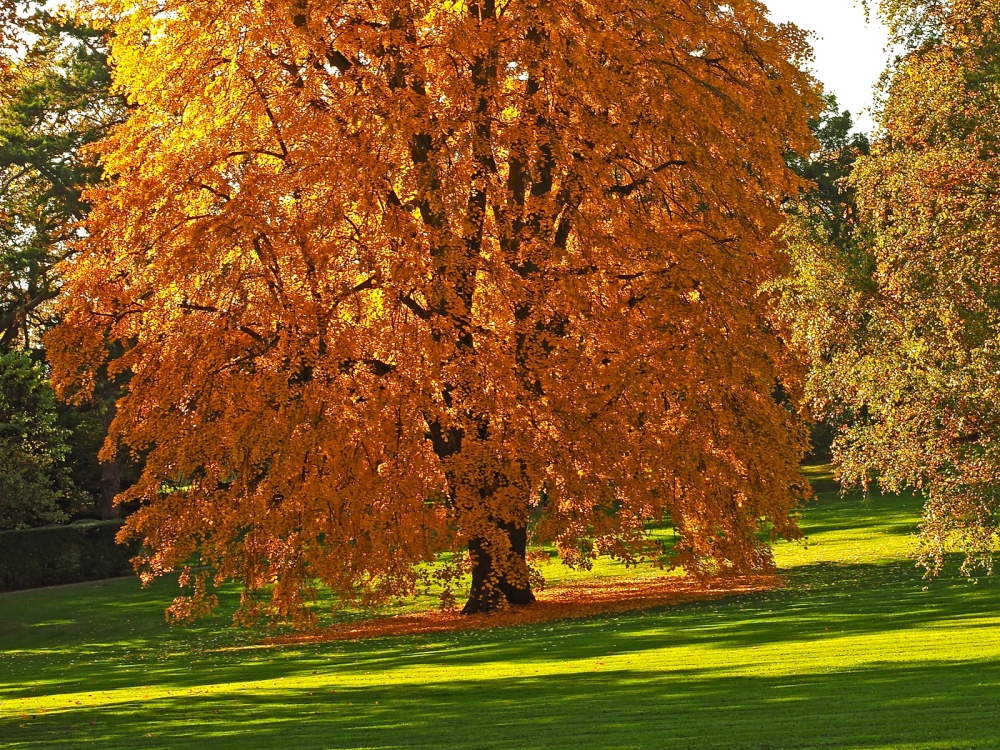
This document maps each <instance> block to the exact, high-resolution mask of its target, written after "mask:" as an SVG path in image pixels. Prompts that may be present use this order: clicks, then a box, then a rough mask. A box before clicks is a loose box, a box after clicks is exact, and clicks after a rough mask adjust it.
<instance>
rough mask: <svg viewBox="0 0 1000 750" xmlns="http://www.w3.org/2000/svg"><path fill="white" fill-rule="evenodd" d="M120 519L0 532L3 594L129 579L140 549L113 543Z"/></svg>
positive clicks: (0, 575) (1, 587)
mask: <svg viewBox="0 0 1000 750" xmlns="http://www.w3.org/2000/svg"><path fill="white" fill-rule="evenodd" d="M121 527H122V522H121V521H81V522H77V523H72V524H69V525H68V526H42V527H40V528H37V529H24V530H23V531H0V591H16V590H18V589H30V588H36V587H38V586H55V585H58V584H62V583H79V582H81V581H98V580H101V579H103V578H114V577H116V576H124V575H128V574H129V573H131V572H132V565H131V564H130V563H129V559H130V558H132V557H134V556H135V555H136V553H137V552H138V547H137V546H122V545H120V544H116V543H115V534H117V533H118V530H119V529H120V528H121Z"/></svg>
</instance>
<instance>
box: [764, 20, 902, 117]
mask: <svg viewBox="0 0 1000 750" xmlns="http://www.w3.org/2000/svg"><path fill="white" fill-rule="evenodd" d="M764 4H765V5H767V7H768V8H770V9H771V19H772V20H774V21H776V22H785V21H791V22H792V23H794V24H795V25H796V26H798V27H799V28H801V29H807V30H809V31H812V32H813V33H814V35H815V36H814V37H813V39H812V45H813V49H814V50H815V52H816V60H815V62H814V63H813V71H812V72H813V74H814V75H815V76H816V77H817V78H818V79H819V80H821V81H822V82H823V84H824V86H825V88H826V90H827V91H828V92H833V93H834V94H836V95H837V101H838V102H839V103H840V108H841V109H849V110H851V114H852V115H854V121H855V122H856V123H857V129H858V130H862V131H864V132H866V133H870V132H871V130H872V127H873V123H872V119H871V116H870V109H871V106H872V100H873V95H872V92H873V87H874V86H875V84H876V82H877V81H878V78H879V76H880V75H881V74H882V71H883V70H884V69H885V64H886V61H887V60H888V57H889V54H888V52H886V50H885V46H886V30H885V27H883V26H882V24H881V23H880V22H879V19H878V17H877V15H876V13H875V9H874V7H873V8H872V13H871V18H870V20H869V21H868V22H867V23H866V21H865V12H864V9H863V8H862V7H861V3H860V2H857V1H856V0H764ZM871 5H872V6H875V5H877V3H875V2H872V3H871Z"/></svg>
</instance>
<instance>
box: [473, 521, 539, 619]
mask: <svg viewBox="0 0 1000 750" xmlns="http://www.w3.org/2000/svg"><path fill="white" fill-rule="evenodd" d="M501 528H502V529H503V531H504V532H505V533H506V534H507V537H508V539H510V547H511V554H512V556H513V557H514V558H515V559H514V560H512V561H511V564H512V565H513V566H515V567H516V570H513V571H510V570H507V571H504V572H503V573H500V572H498V571H497V567H496V565H495V560H494V556H493V554H491V552H490V550H489V545H488V544H487V542H486V540H485V539H483V538H478V539H471V540H470V541H469V554H470V555H471V556H472V587H471V589H470V592H469V600H468V601H467V602H466V603H465V607H464V608H463V609H462V614H463V615H472V614H476V613H479V612H495V611H497V610H498V609H500V608H501V607H502V606H503V605H504V604H505V603H506V604H507V605H510V606H515V607H517V606H525V605H528V604H531V603H532V602H534V601H535V595H534V594H533V593H532V592H531V584H530V582H529V581H528V563H527V560H526V555H527V550H528V529H527V526H522V525H518V524H515V523H506V524H503V525H502V526H501ZM510 566H511V565H508V566H506V567H510ZM512 574H513V575H512Z"/></svg>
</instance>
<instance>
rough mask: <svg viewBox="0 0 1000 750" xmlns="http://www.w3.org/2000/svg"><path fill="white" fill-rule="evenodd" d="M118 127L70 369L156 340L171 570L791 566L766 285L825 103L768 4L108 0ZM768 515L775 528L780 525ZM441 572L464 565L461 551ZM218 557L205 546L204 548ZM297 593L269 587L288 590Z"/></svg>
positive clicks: (147, 348)
mask: <svg viewBox="0 0 1000 750" xmlns="http://www.w3.org/2000/svg"><path fill="white" fill-rule="evenodd" d="M99 5H100V6H101V7H102V9H103V11H104V13H105V14H106V15H107V16H108V18H109V19H110V22H111V23H113V28H114V38H113V43H112V54H113V58H114V60H115V62H116V65H117V68H116V81H117V84H118V86H120V87H121V89H122V91H123V92H124V93H125V94H126V95H127V97H128V99H129V101H130V102H131V104H132V106H133V109H132V110H131V113H130V117H129V120H128V122H127V123H126V124H125V125H123V126H121V127H118V128H116V129H115V130H114V132H113V134H112V136H111V137H110V138H109V139H108V140H107V141H106V142H105V143H104V144H103V145H102V147H101V149H102V151H103V152H104V157H103V158H104V164H105V166H106V169H107V171H108V174H109V176H110V180H111V181H110V184H109V185H108V186H107V187H102V188H100V189H98V190H94V191H92V192H91V193H90V195H89V196H88V197H89V198H90V199H91V200H93V201H94V203H95V207H94V210H93V212H92V214H91V215H90V218H89V220H88V223H87V230H88V232H89V233H90V236H89V238H88V240H87V242H86V243H85V245H84V247H83V248H82V252H81V254H80V255H79V256H78V257H77V258H76V259H75V260H74V261H73V262H72V264H71V265H70V266H69V269H68V273H69V277H70V279H69V284H68V294H67V296H66V302H65V304H64V306H63V308H62V312H63V314H64V315H65V323H64V324H63V325H62V326H61V327H60V328H58V329H56V331H55V332H54V333H53V334H52V335H51V336H50V337H49V339H48V343H49V345H50V347H51V349H52V352H53V361H54V364H55V382H56V384H57V386H58V388H59V389H60V390H61V391H62V392H63V393H64V394H66V395H71V394H73V393H86V392H87V390H88V389H89V388H90V386H91V384H92V381H93V374H94V373H95V372H96V371H97V369H98V368H99V367H100V366H101V365H102V363H103V362H104V361H105V360H106V359H107V358H108V356H109V354H108V352H109V351H112V350H113V349H112V347H109V344H113V345H116V346H120V352H119V353H120V356H118V355H116V356H114V357H113V359H114V362H113V364H112V368H113V369H115V370H120V371H128V372H130V373H131V374H132V378H131V381H130V384H129V389H128V393H127V395H126V396H125V397H124V398H123V399H122V400H121V401H120V403H119V408H118V415H117V418H116V420H115V423H114V426H113V435H114V437H115V438H117V439H120V440H121V441H122V443H123V444H124V445H126V446H129V447H130V448H131V449H132V450H136V451H145V452H148V461H147V464H146V469H145V472H144V474H143V477H142V479H141V480H140V481H139V483H138V484H137V485H136V486H135V487H133V488H132V489H131V490H130V491H129V492H128V493H126V495H125V496H126V497H127V498H129V499H135V500H139V501H141V502H142V503H143V507H142V509H141V510H140V511H139V512H138V513H136V514H134V515H133V516H131V517H130V518H129V521H128V526H127V530H126V532H125V533H127V534H134V535H137V536H140V537H142V538H143V539H144V540H145V543H146V545H147V547H148V550H149V554H148V556H147V557H146V559H145V560H144V561H143V563H142V570H143V572H144V575H146V576H147V577H149V576H155V575H158V574H162V573H164V572H166V571H169V570H172V569H173V568H174V567H175V566H178V565H184V564H186V563H193V564H205V565H207V566H209V571H210V572H209V573H200V574H197V575H195V574H192V575H191V576H190V577H189V576H188V575H187V574H185V576H184V580H186V581H190V582H191V583H192V585H193V586H194V587H195V594H194V596H193V597H192V598H189V599H182V600H179V601H178V602H177V604H176V605H175V608H174V614H175V615H177V616H179V617H185V616H188V615H192V614H198V613H200V612H202V611H204V610H205V608H207V607H209V606H210V605H211V603H212V597H211V595H210V594H209V593H208V592H207V588H206V584H207V583H208V581H206V578H207V577H209V576H214V580H215V581H216V582H218V581H221V580H225V579H229V578H237V579H240V580H242V581H243V582H244V583H245V584H246V596H245V598H244V608H243V610H244V614H246V615H247V616H254V615H256V614H257V613H258V612H260V611H262V609H261V608H262V607H263V608H265V609H267V610H268V611H270V612H271V613H272V614H277V615H279V616H294V615H296V614H301V613H302V609H301V607H300V604H301V602H302V598H303V596H304V595H306V594H308V591H309V586H310V584H311V583H312V581H314V580H316V579H319V580H321V581H322V582H324V583H325V584H327V585H329V586H330V587H331V588H332V589H333V590H334V591H335V592H337V593H338V594H340V595H342V596H344V597H348V598H350V597H360V598H361V599H363V600H365V601H375V600H380V599H384V598H386V597H389V596H394V595H405V594H409V593H411V592H412V591H413V589H414V586H415V584H416V582H417V577H418V572H419V570H420V568H419V563H424V562H430V561H432V560H434V559H436V556H437V555H438V553H440V552H442V551H447V550H456V551H457V550H461V549H463V548H465V547H466V546H467V547H468V549H469V551H470V552H471V558H472V560H473V562H474V566H473V592H472V597H471V598H470V600H469V603H468V604H467V605H466V611H470V612H472V611H479V610H489V609H493V608H495V607H497V606H502V605H505V604H507V603H511V604H523V603H528V602H530V601H531V600H532V593H531V589H530V583H531V580H532V572H531V570H530V568H529V566H528V564H527V562H526V560H525V556H524V552H525V545H526V543H527V537H528V533H529V527H530V531H531V533H533V534H535V535H536V536H537V537H538V538H549V539H554V540H555V541H556V543H557V545H558V546H559V548H560V551H561V553H562V556H563V558H564V559H565V560H566V561H567V562H569V563H570V564H574V565H587V564H588V563H589V561H590V560H591V559H592V558H593V556H594V555H596V554H601V553H606V554H611V555H614V556H617V557H619V558H622V559H625V560H628V561H637V560H639V559H642V558H644V557H650V556H652V557H654V558H655V557H657V556H658V555H659V548H658V547H657V546H656V545H653V544H651V543H650V541H649V540H648V539H647V537H646V534H645V531H644V525H645V523H646V522H647V521H651V520H659V519H661V518H665V519H667V520H669V521H670V522H672V523H673V524H674V526H675V528H676V530H677V534H678V538H679V541H678V544H677V545H676V561H677V562H678V563H680V564H683V565H684V566H686V567H688V568H689V569H690V570H692V571H696V572H718V571H722V572H726V571H736V572H748V571H754V570H762V569H769V568H770V567H771V565H772V562H771V555H770V550H769V549H768V547H767V545H766V543H765V542H764V541H761V536H759V535H760V534H761V532H766V533H770V534H772V535H778V536H785V537H794V536H795V535H796V534H797V533H798V532H797V528H796V525H795V523H794V520H793V518H792V511H793V509H794V508H795V507H796V506H797V504H798V501H799V500H800V498H801V497H802V496H803V495H804V494H806V493H807V492H808V489H807V487H805V486H804V483H803V482H802V480H801V478H800V475H799V471H798V461H799V458H800V456H801V455H802V452H803V450H804V444H805V439H804V433H803V430H802V428H801V427H800V426H799V425H798V423H797V420H796V418H795V416H794V415H793V413H792V410H791V409H790V408H789V407H788V405H787V402H786V399H785V396H786V395H787V394H794V393H795V392H796V388H797V385H796V382H797V373H796V371H795V369H794V368H793V367H790V366H789V364H788V362H787V353H786V351H785V350H784V349H783V348H782V346H781V344H780V342H779V340H778V338H777V337H776V335H775V333H774V331H773V330H772V329H771V328H770V326H769V324H768V322H767V320H766V315H765V308H766V305H765V304H764V303H763V302H762V301H761V300H760V299H759V296H758V289H759V288H760V286H761V284H762V283H764V282H765V281H767V280H769V279H771V278H773V277H774V276H775V275H776V274H777V273H778V272H779V271H780V270H781V268H782V266H783V263H784V256H783V255H782V253H781V252H780V248H779V245H778V242H777V240H775V239H774V238H773V236H772V235H773V232H774V230H775V229H776V228H777V227H778V225H779V222H780V211H779V209H780V204H781V201H782V198H783V197H784V196H786V195H790V194H794V193H795V191H797V190H798V189H799V186H800V181H799V180H798V178H797V177H796V176H795V175H794V174H793V173H792V172H791V171H790V170H789V169H788V168H787V166H786V163H785V155H786V154H787V153H788V152H789V151H797V152H799V153H807V152H809V151H810V150H811V148H812V139H811V135H810V133H809V130H808V128H807V124H806V123H807V119H808V117H809V116H810V115H812V114H814V113H815V110H816V109H817V107H818V105H819V101H818V98H817V97H816V96H815V94H814V93H813V90H812V85H813V84H812V81H811V80H810V79H809V78H808V77H807V76H806V75H805V74H803V73H802V72H801V71H800V69H799V67H798V66H797V65H796V63H797V62H798V61H800V59H801V58H802V57H803V56H805V55H806V54H808V48H807V47H806V45H805V43H804V41H803V38H802V36H801V34H800V33H799V32H798V31H797V30H795V29H794V28H791V27H775V26H774V25H772V24H771V23H770V22H769V21H768V20H767V18H766V16H765V15H764V10H763V8H762V6H761V5H759V4H758V3H756V2H750V1H744V0H737V1H736V2H729V3H725V4H722V3H714V2H709V3H703V2H693V1H691V0H667V1H664V0H658V1H657V2H648V1H647V0H638V2H637V1H636V0H632V1H630V2H628V3H624V2H619V1H618V0H602V2H599V3H585V2H576V1H575V0H558V1H557V2H551V3H535V2H532V1H530V0H511V2H508V3H506V4H503V5H498V4H495V3H494V2H493V0H484V1H483V2H481V3H468V4H465V3H442V2H438V1H437V0H424V1H422V2H421V1H417V2H398V1H397V0H390V2H386V3H380V4H375V5H372V4H369V3H361V2H353V1H350V0H348V1H346V2H337V3H334V2H328V1H320V0H315V1H306V0H301V1H299V2H287V1H281V0H257V1H255V2H250V1H249V0H227V1H226V2H220V1H218V0H184V1H183V2H181V1H179V0H156V1H155V2H154V1H153V0H137V1H132V0H129V1H126V0H104V1H103V2H101V3H100V4H99ZM766 533H765V534H764V535H763V536H764V538H766ZM439 570H440V568H439ZM209 580H211V579H209ZM265 589H266V590H268V591H269V592H270V601H269V603H268V604H264V603H263V600H262V598H261V597H259V596H258V592H261V591H262V590H265Z"/></svg>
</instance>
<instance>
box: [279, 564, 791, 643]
mask: <svg viewBox="0 0 1000 750" xmlns="http://www.w3.org/2000/svg"><path fill="white" fill-rule="evenodd" d="M783 586H784V579H783V578H782V577H781V576H778V575H760V576H741V577H733V578H711V579H704V580H701V581H699V580H698V579H697V578H694V577H692V576H683V577H681V576H663V575H660V576H656V577H642V578H624V579H611V580H602V581H594V582H575V583H568V584H563V585H559V586H553V587H552V588H548V589H545V590H543V591H540V592H538V593H537V599H538V600H537V601H536V602H535V603H534V604H533V605H531V606H530V607H523V608H515V609H509V610H506V611H502V612H496V613H493V614H488V615H461V614H459V612H458V610H457V609H455V610H450V611H443V610H436V609H434V610H427V611H425V612H418V613H416V614H405V615H394V616H391V617H376V618H372V619H370V620H364V621H360V622H345V623H338V624H336V625H332V626H330V627H327V628H323V629H322V630H319V631H315V632H310V633H296V634H292V635H284V636H278V637H275V638H268V639H267V640H265V641H264V644H267V645H291V644H302V643H319V642H326V641H344V640H362V639H366V638H383V637H390V636H402V635H416V634H422V633H449V632H456V631H461V630H485V629H489V628H497V627H507V626H510V625H527V624H535V623H542V622H551V621H553V620H569V619H576V618H581V617H591V616H594V615H604V614H612V613H617V612H629V611H634V610H643V609H652V608H654V607H660V606H664V605H668V604H681V603H683V602H690V601H704V600H709V599H721V598H723V597H727V596H733V595H736V594H752V593H758V592H762V591H772V590H774V589H778V588H781V587H783Z"/></svg>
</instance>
